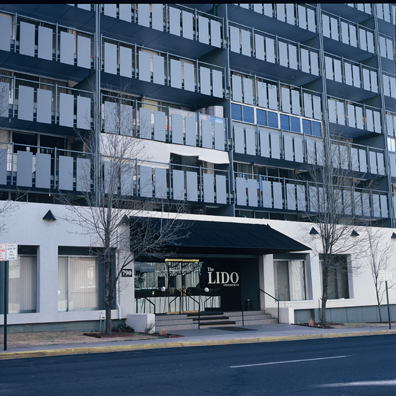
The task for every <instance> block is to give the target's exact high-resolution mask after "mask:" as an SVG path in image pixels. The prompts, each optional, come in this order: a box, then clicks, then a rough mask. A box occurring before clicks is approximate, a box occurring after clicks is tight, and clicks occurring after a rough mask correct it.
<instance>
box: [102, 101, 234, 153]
mask: <svg viewBox="0 0 396 396" xmlns="http://www.w3.org/2000/svg"><path fill="white" fill-rule="evenodd" d="M102 103H103V105H102V109H103V115H102V119H103V120H104V122H103V129H102V131H103V132H105V133H113V134H114V133H115V134H120V135H125V136H134V137H139V138H141V139H148V140H155V141H158V142H164V143H172V144H177V145H184V146H192V147H202V148H206V149H214V150H221V151H226V150H227V149H228V133H227V122H226V119H225V118H221V117H215V116H211V115H209V114H202V113H200V112H192V111H186V110H180V109H176V108H172V107H163V106H156V105H153V104H151V103H145V102H140V101H137V100H127V99H123V100H122V103H121V104H120V103H118V102H117V101H114V98H111V97H109V96H106V95H103V96H102Z"/></svg>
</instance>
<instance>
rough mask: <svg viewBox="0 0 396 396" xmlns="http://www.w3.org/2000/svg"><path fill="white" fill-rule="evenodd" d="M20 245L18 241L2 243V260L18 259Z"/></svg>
mask: <svg viewBox="0 0 396 396" xmlns="http://www.w3.org/2000/svg"><path fill="white" fill-rule="evenodd" d="M17 258H18V245H17V244H16V243H0V261H9V260H17Z"/></svg>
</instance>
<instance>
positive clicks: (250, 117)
mask: <svg viewBox="0 0 396 396" xmlns="http://www.w3.org/2000/svg"><path fill="white" fill-rule="evenodd" d="M243 121H245V122H251V123H252V124H253V123H254V109H253V107H248V106H243Z"/></svg>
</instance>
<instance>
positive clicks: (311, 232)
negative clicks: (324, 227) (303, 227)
mask: <svg viewBox="0 0 396 396" xmlns="http://www.w3.org/2000/svg"><path fill="white" fill-rule="evenodd" d="M318 234H319V232H318V231H316V230H315V228H313V227H312V228H311V231H309V235H318Z"/></svg>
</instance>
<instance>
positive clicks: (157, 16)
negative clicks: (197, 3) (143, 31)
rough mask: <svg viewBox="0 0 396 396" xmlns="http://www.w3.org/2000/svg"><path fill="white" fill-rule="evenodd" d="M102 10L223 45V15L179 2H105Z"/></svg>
mask: <svg viewBox="0 0 396 396" xmlns="http://www.w3.org/2000/svg"><path fill="white" fill-rule="evenodd" d="M102 13H103V14H104V15H106V16H109V17H112V18H118V19H120V20H123V21H126V22H131V23H136V24H138V25H140V26H144V27H147V28H152V29H154V30H158V31H160V32H169V33H170V34H173V35H175V36H180V37H183V38H186V39H189V40H196V41H198V42H199V43H203V44H208V45H212V46H214V47H218V48H221V47H222V46H223V37H224V32H223V26H224V23H223V19H222V18H219V17H217V16H214V15H210V14H207V13H204V12H201V11H199V10H194V9H192V8H189V7H186V6H183V5H180V4H172V5H166V4H103V6H102Z"/></svg>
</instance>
